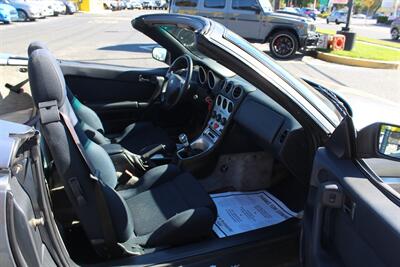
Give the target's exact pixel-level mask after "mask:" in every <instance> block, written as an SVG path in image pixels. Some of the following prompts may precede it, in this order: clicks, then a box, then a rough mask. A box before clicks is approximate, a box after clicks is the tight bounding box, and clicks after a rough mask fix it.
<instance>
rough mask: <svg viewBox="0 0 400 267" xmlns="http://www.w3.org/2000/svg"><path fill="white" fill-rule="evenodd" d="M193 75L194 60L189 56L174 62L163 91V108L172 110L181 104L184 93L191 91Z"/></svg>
mask: <svg viewBox="0 0 400 267" xmlns="http://www.w3.org/2000/svg"><path fill="white" fill-rule="evenodd" d="M192 73H193V60H192V58H191V57H190V56H188V55H182V56H180V57H178V58H177V59H175V60H174V62H173V63H172V64H171V66H170V67H169V69H168V71H167V74H166V75H165V78H166V81H165V82H164V84H163V87H162V90H161V96H160V97H161V106H162V107H163V108H164V109H167V110H169V109H171V108H173V107H175V106H176V104H178V103H179V101H180V100H181V99H182V96H183V95H184V93H185V92H186V91H187V90H188V89H189V86H190V80H191V79H192Z"/></svg>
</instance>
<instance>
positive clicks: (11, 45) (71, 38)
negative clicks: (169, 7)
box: [0, 10, 400, 102]
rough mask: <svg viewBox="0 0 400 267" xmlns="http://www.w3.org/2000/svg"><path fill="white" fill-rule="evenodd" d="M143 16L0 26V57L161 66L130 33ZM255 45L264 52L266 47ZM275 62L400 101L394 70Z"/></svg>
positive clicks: (308, 60) (300, 60) (399, 76)
mask: <svg viewBox="0 0 400 267" xmlns="http://www.w3.org/2000/svg"><path fill="white" fill-rule="evenodd" d="M148 12H160V11H129V10H126V11H117V12H104V13H99V14H85V13H77V14H75V15H73V16H60V17H51V18H46V19H41V20H38V21H36V22H24V23H14V24H12V25H0V36H1V39H0V53H10V54H16V55H22V56H26V48H27V46H28V45H29V43H30V42H32V41H35V40H40V41H43V42H45V43H47V44H48V46H49V48H50V50H51V51H52V52H53V53H54V54H55V55H56V56H57V57H58V58H60V59H69V60H81V61H90V62H98V63H106V64H115V65H126V66H132V67H156V66H160V65H162V64H163V63H160V62H157V61H155V60H153V59H152V58H151V54H150V52H151V49H152V48H153V47H154V45H155V44H154V42H153V41H152V40H151V39H149V38H147V37H146V36H144V35H143V34H141V33H139V32H137V31H135V30H133V29H132V26H131V24H130V21H131V20H132V19H133V18H134V17H136V16H138V15H140V14H143V13H148ZM256 46H258V47H259V48H260V49H263V50H267V46H266V45H262V44H256ZM279 63H280V64H281V65H282V66H283V67H285V68H286V69H288V70H289V71H290V72H292V73H293V74H295V75H297V76H301V77H308V78H312V79H316V80H320V81H324V82H325V83H327V84H331V85H332V86H333V87H334V86H349V87H352V88H355V89H357V90H360V91H361V92H366V93H370V94H373V95H375V96H379V97H382V98H385V99H387V100H389V101H395V102H399V101H400V90H399V84H400V71H399V70H378V69H368V68H358V67H350V66H342V65H337V64H332V63H327V62H324V61H321V60H317V59H314V58H312V57H309V56H302V55H301V54H299V55H297V57H296V58H295V59H292V60H288V61H279ZM0 78H4V77H0ZM1 80H3V79H1Z"/></svg>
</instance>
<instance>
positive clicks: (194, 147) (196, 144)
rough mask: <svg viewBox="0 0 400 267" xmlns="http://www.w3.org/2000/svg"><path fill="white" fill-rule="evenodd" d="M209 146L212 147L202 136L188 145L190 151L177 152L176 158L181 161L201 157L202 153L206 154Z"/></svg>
mask: <svg viewBox="0 0 400 267" xmlns="http://www.w3.org/2000/svg"><path fill="white" fill-rule="evenodd" d="M211 146H212V143H211V142H210V141H209V140H207V139H206V137H204V136H203V135H202V136H200V137H199V138H198V139H196V140H195V141H193V142H192V143H191V144H190V148H191V150H190V151H187V150H185V149H181V150H179V151H178V156H179V158H181V159H187V158H191V157H195V156H198V155H201V154H203V153H204V152H206V151H207V150H209V149H210V148H211Z"/></svg>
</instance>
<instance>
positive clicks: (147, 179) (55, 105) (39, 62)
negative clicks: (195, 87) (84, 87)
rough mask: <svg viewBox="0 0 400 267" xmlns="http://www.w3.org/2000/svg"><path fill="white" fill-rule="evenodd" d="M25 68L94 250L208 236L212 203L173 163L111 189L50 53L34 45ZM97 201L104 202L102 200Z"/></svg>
mask: <svg viewBox="0 0 400 267" xmlns="http://www.w3.org/2000/svg"><path fill="white" fill-rule="evenodd" d="M28 71H29V80H30V84H31V90H32V96H33V99H34V102H35V105H36V106H37V107H38V109H39V113H40V131H41V134H42V135H43V137H44V139H45V141H46V143H47V146H48V148H49V151H50V154H51V156H52V158H53V160H54V164H55V166H56V168H57V171H58V174H59V176H60V177H61V178H62V181H63V185H64V188H65V191H66V193H67V196H68V198H69V200H70V202H71V204H72V206H73V208H74V209H75V211H76V214H77V216H78V218H79V221H80V223H81V225H82V226H83V229H84V230H85V233H86V235H87V237H88V238H89V240H90V241H91V243H92V244H93V246H94V247H95V248H96V251H97V252H98V253H99V254H102V255H109V254H110V251H114V250H113V249H112V248H114V249H115V248H116V249H117V250H118V251H119V249H120V248H123V252H132V250H133V248H136V249H137V248H138V247H141V248H143V247H161V246H162V247H164V246H172V245H178V244H184V243H187V242H192V241H196V240H199V239H201V238H204V237H207V236H209V235H210V234H211V231H212V225H213V223H214V222H215V220H216V207H215V205H214V203H213V201H212V200H211V198H210V197H209V196H208V194H207V193H206V192H205V190H204V189H203V188H202V186H201V185H200V184H199V183H198V182H197V180H196V179H195V178H194V177H193V176H192V175H191V174H189V173H184V172H182V171H180V170H179V169H178V168H177V167H176V166H174V165H163V166H159V167H156V168H153V169H151V170H150V171H148V172H147V173H145V174H144V176H143V177H141V178H140V180H139V182H138V183H136V184H135V185H134V186H133V187H131V188H129V189H125V190H122V191H118V192H117V191H115V190H114V188H115V186H116V184H117V178H116V174H115V169H114V166H113V163H112V162H111V159H110V157H109V156H108V154H107V153H106V152H105V151H104V149H103V148H102V147H101V146H99V145H98V144H96V143H94V142H93V141H91V140H90V139H89V138H87V136H86V134H85V133H84V131H83V129H82V124H84V122H81V121H79V120H78V119H77V117H76V115H75V112H74V110H73V109H72V106H71V104H70V102H69V99H68V98H67V92H66V85H65V80H64V76H63V74H62V73H61V69H60V67H59V64H58V63H57V61H56V59H55V58H54V57H53V56H52V55H51V54H50V52H49V51H48V50H45V49H37V50H35V51H34V52H32V54H31V56H30V58H29V64H28ZM139 141H140V140H139ZM79 144H80V145H79ZM90 165H91V166H92V167H90ZM93 172H95V173H93ZM91 174H95V175H96V177H98V179H95V178H93V175H91ZM96 186H97V187H96ZM96 188H97V189H96ZM99 188H100V189H99ZM99 192H100V193H99ZM100 196H102V197H100ZM101 199H103V200H104V201H105V203H106V204H104V205H101V204H102V201H100V200H101ZM104 207H106V208H104ZM107 214H108V215H107ZM106 215H107V216H106ZM99 222H100V223H99ZM107 222H108V223H107ZM107 227H108V230H109V231H108V230H107ZM110 229H111V230H110ZM110 233H112V237H110ZM110 240H111V241H110ZM136 251H137V250H136ZM121 253H122V252H121ZM112 254H113V255H114V256H115V253H112ZM117 254H118V253H117Z"/></svg>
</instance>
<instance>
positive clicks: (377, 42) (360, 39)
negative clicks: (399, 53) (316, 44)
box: [317, 29, 400, 49]
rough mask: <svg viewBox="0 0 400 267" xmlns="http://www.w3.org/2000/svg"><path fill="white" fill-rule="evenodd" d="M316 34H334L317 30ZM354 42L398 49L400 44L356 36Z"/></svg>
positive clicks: (331, 31)
mask: <svg viewBox="0 0 400 267" xmlns="http://www.w3.org/2000/svg"><path fill="white" fill-rule="evenodd" d="M317 32H319V33H323V34H336V31H335V30H327V29H317ZM388 38H390V33H389V31H388ZM356 40H357V41H362V42H366V43H371V44H376V45H382V46H387V47H392V48H399V49H400V42H390V41H383V40H377V39H372V38H368V37H363V36H358V35H356Z"/></svg>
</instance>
